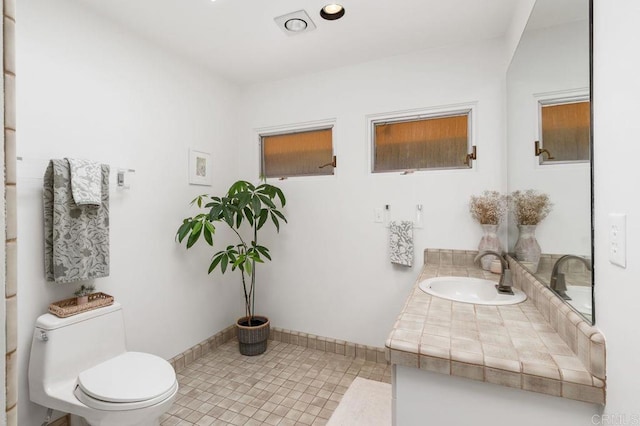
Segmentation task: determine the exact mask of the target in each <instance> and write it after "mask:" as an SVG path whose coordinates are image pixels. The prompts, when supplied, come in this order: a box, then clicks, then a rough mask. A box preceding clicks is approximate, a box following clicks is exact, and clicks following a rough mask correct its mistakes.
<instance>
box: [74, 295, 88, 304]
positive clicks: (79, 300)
mask: <svg viewBox="0 0 640 426" xmlns="http://www.w3.org/2000/svg"><path fill="white" fill-rule="evenodd" d="M85 303H89V295H86V296H76V305H77V306H80V305H84V304H85Z"/></svg>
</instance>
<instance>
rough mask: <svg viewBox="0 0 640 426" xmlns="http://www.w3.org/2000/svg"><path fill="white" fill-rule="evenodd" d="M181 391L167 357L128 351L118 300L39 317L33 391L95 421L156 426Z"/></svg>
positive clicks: (39, 399)
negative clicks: (71, 312) (73, 312)
mask: <svg viewBox="0 0 640 426" xmlns="http://www.w3.org/2000/svg"><path fill="white" fill-rule="evenodd" d="M177 392H178V381H177V380H176V374H175V371H174V370H173V367H171V364H169V363H168V362H167V361H165V360H164V359H162V358H160V357H158V356H155V355H151V354H147V353H142V352H128V351H127V349H126V345H125V332H124V317H123V314H122V306H121V305H120V304H119V303H117V302H115V303H113V304H112V305H110V306H106V307H103V308H99V309H94V310H92V311H88V312H84V313H81V314H78V315H73V316H70V317H68V318H58V317H56V316H54V315H52V314H45V315H41V316H40V317H38V319H37V321H36V325H35V330H34V333H33V340H32V344H31V355H30V358H29V396H30V398H31V401H33V402H35V403H37V404H40V405H42V406H44V407H47V408H52V409H54V410H58V411H62V412H65V413H70V414H72V415H74V416H77V417H79V418H81V419H83V420H82V423H83V424H89V425H91V426H155V425H159V421H160V416H162V414H164V413H165V412H167V411H168V410H169V408H170V407H171V405H172V404H173V401H174V400H175V398H176V394H177Z"/></svg>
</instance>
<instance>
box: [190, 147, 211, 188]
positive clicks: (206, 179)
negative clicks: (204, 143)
mask: <svg viewBox="0 0 640 426" xmlns="http://www.w3.org/2000/svg"><path fill="white" fill-rule="evenodd" d="M212 175H213V169H212V167H211V154H209V153H208V152H203V151H198V150H195V149H189V184H191V185H207V186H211V184H212V181H213V180H212Z"/></svg>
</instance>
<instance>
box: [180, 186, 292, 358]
mask: <svg viewBox="0 0 640 426" xmlns="http://www.w3.org/2000/svg"><path fill="white" fill-rule="evenodd" d="M191 204H192V205H193V204H196V205H197V206H198V207H199V208H204V209H206V211H205V212H203V213H199V214H197V215H196V216H193V217H188V218H186V219H184V220H183V221H182V225H180V228H178V232H177V235H176V238H177V239H178V242H180V243H182V242H185V243H186V246H187V249H189V248H191V247H192V246H193V245H194V244H195V243H196V242H197V241H198V240H199V239H200V237H203V238H204V240H205V241H206V242H207V244H209V245H210V246H213V245H214V238H213V236H214V234H215V231H216V226H217V225H218V224H221V225H224V226H227V227H229V228H230V229H231V230H232V231H233V234H234V237H235V243H234V244H230V245H228V246H226V248H225V249H224V250H220V251H218V252H217V253H215V254H214V255H213V258H212V260H211V263H210V264H209V273H211V272H213V271H214V270H215V269H216V268H220V271H221V272H222V273H223V274H224V273H225V272H227V271H228V270H229V269H230V270H231V271H235V270H238V271H240V276H241V277H242V289H243V291H244V302H245V303H244V306H245V316H243V317H242V318H239V319H238V320H237V321H236V326H237V328H238V343H239V348H240V353H242V354H243V355H259V354H261V353H263V352H264V351H265V350H266V349H267V340H268V338H269V319H268V318H267V317H264V316H257V315H255V288H256V263H264V261H265V260H271V255H270V254H269V249H268V248H267V247H265V246H263V245H260V244H258V231H260V230H261V229H262V228H263V226H264V225H265V224H266V223H267V222H268V221H270V222H271V223H272V224H273V225H274V226H275V228H276V230H277V231H280V222H281V221H283V222H287V219H286V218H285V216H284V214H282V212H281V211H280V209H281V208H282V207H284V205H285V204H286V199H285V196H284V194H283V193H282V191H281V190H280V189H279V188H277V187H275V186H273V185H269V184H267V183H262V184H261V185H258V186H255V185H253V184H251V183H250V182H247V181H244V180H239V181H237V182H235V183H234V184H233V185H231V187H230V188H229V190H228V191H227V193H226V194H225V195H224V196H222V197H218V196H212V195H206V194H205V195H200V196H198V197H196V198H195V199H194V200H193V201H192V202H191ZM278 205H279V206H278ZM243 225H246V226H243ZM242 228H248V230H249V232H250V233H249V234H243V232H241V231H243V229H242Z"/></svg>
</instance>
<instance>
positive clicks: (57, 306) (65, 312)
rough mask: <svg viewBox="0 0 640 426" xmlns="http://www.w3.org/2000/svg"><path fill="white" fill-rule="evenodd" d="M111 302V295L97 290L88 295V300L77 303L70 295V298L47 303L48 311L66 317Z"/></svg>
mask: <svg viewBox="0 0 640 426" xmlns="http://www.w3.org/2000/svg"><path fill="white" fill-rule="evenodd" d="M111 304H113V296H110V295H108V294H106V293H102V292H98V293H92V294H90V295H89V301H88V302H87V303H83V304H82V305H78V302H77V299H76V298H75V297H72V298H70V299H64V300H59V301H57V302H53V303H52V304H50V305H49V312H51V313H52V314H53V315H55V316H57V317H60V318H66V317H70V316H72V315H76V314H80V313H82V312H87V311H90V310H92V309H97V308H101V307H103V306H109V305H111Z"/></svg>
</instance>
